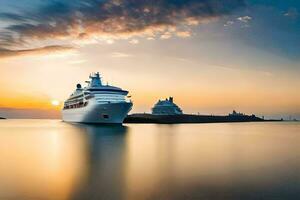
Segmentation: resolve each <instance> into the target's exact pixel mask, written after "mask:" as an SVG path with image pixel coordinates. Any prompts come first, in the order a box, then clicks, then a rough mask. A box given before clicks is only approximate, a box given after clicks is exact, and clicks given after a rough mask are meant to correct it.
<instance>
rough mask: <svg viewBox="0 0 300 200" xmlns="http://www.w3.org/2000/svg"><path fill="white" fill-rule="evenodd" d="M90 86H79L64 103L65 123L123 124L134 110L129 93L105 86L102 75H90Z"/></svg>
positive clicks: (63, 115) (63, 116)
mask: <svg viewBox="0 0 300 200" xmlns="http://www.w3.org/2000/svg"><path fill="white" fill-rule="evenodd" d="M89 78H90V81H87V83H88V86H87V87H84V88H82V86H81V85H80V84H77V88H76V90H75V91H74V92H73V93H72V94H71V96H70V97H69V98H68V99H67V100H66V101H65V102H64V108H63V110H62V118H63V121H66V122H81V123H107V124H121V123H123V121H124V119H125V117H126V116H127V114H128V112H129V111H130V110H131V108H132V102H131V100H129V99H128V96H127V95H128V91H126V90H122V89H121V88H118V87H114V86H111V85H103V84H102V81H101V78H100V74H99V73H98V72H97V73H94V74H92V75H90V77H89Z"/></svg>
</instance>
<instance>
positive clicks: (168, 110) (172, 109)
mask: <svg viewBox="0 0 300 200" xmlns="http://www.w3.org/2000/svg"><path fill="white" fill-rule="evenodd" d="M152 114H153V115H182V114H183V112H182V110H181V109H180V108H179V107H178V106H177V105H176V104H175V103H174V99H173V97H169V99H168V98H167V99H166V100H158V102H157V103H156V104H155V105H154V107H153V108H152Z"/></svg>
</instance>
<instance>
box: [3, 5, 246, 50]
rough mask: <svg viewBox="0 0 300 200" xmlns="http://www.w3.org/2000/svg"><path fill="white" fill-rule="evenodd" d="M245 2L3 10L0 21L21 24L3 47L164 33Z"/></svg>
mask: <svg viewBox="0 0 300 200" xmlns="http://www.w3.org/2000/svg"><path fill="white" fill-rule="evenodd" d="M243 6H245V4H244V0H222V1H220V0H155V1H153V0H72V1H71V0H65V1H62V0H60V1H58V0H56V1H50V3H49V1H47V4H46V5H44V6H42V7H40V8H37V9H36V11H34V12H31V13H25V12H24V13H21V14H11V13H2V14H0V20H1V19H2V20H10V21H15V22H16V23H15V24H11V25H10V26H8V27H7V28H6V30H5V33H6V35H4V36H1V37H0V46H2V47H6V48H7V46H8V45H10V46H16V45H17V46H19V45H20V44H24V43H26V41H30V40H33V39H34V40H45V39H59V40H61V39H73V40H81V39H84V38H89V37H90V36H95V35H96V36H101V35H105V36H107V35H108V36H114V37H118V36H121V35H122V36H125V37H130V36H132V35H140V34H152V35H154V34H163V32H164V31H166V29H168V28H169V27H173V30H174V29H176V27H179V26H189V25H196V24H199V23H202V22H204V21H208V20H211V19H216V18H218V17H221V16H223V15H227V14H229V13H230V12H232V11H233V10H235V9H238V8H241V7H243ZM8 32H9V33H10V34H8V35H7V33H8Z"/></svg>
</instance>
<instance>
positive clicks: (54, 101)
mask: <svg viewBox="0 0 300 200" xmlns="http://www.w3.org/2000/svg"><path fill="white" fill-rule="evenodd" d="M51 104H52V105H53V106H59V104H60V102H59V101H58V100H56V99H53V100H52V101H51Z"/></svg>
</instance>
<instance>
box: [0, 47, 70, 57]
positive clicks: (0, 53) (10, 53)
mask: <svg viewBox="0 0 300 200" xmlns="http://www.w3.org/2000/svg"><path fill="white" fill-rule="evenodd" d="M73 49H74V48H73V47H69V46H58V45H56V46H45V47H40V48H35V49H25V50H10V49H4V48H0V58H7V57H16V56H27V55H32V54H48V53H53V52H61V51H67V50H73Z"/></svg>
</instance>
